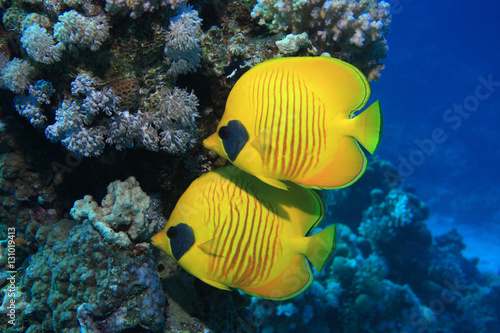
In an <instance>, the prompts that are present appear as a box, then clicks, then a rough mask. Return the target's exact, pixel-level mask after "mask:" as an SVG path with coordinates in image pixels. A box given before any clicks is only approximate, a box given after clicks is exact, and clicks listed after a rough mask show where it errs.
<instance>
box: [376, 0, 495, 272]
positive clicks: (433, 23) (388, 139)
mask: <svg viewBox="0 0 500 333" xmlns="http://www.w3.org/2000/svg"><path fill="white" fill-rule="evenodd" d="M391 4H392V14H393V20H392V24H391V32H390V34H389V36H388V41H389V47H390V50H389V56H388V58H387V59H386V60H385V61H384V63H385V64H386V67H385V70H384V71H383V73H382V78H381V79H379V80H378V81H377V82H375V83H374V84H372V89H373V96H374V97H375V98H379V99H380V100H381V101H382V103H383V110H384V117H385V119H384V120H385V121H384V126H385V127H384V135H383V139H382V143H381V145H380V148H379V150H378V154H380V156H382V157H383V158H385V159H388V160H390V161H391V162H392V163H394V165H395V166H396V167H397V168H398V170H399V171H400V173H401V174H402V176H403V178H404V184H405V185H406V186H410V187H414V188H415V189H416V192H417V194H418V195H419V197H420V198H422V199H423V200H424V201H425V202H426V203H427V204H428V205H429V208H430V211H431V215H430V219H429V221H428V224H429V227H430V228H431V230H432V231H433V234H435V235H439V234H441V233H443V232H445V231H447V230H449V229H451V228H457V229H458V231H459V232H460V234H461V235H462V236H463V237H464V239H465V243H466V244H467V249H466V250H465V254H466V255H467V256H469V257H479V258H480V261H479V267H480V268H481V269H483V270H489V271H494V272H498V271H499V269H500V260H499V259H498V258H497V256H496V255H495V253H499V251H500V245H498V239H499V236H500V226H499V222H500V205H499V198H500V189H499V187H498V184H500V173H499V172H498V163H499V161H500V156H499V152H500V151H499V141H500V132H499V131H498V124H499V123H500V113H499V111H500V110H499V109H500V63H499V62H498V52H499V51H500V43H499V41H498V38H496V37H495V36H498V35H499V34H500V24H498V20H497V17H496V16H497V13H498V12H499V11H500V3H498V2H495V1H483V2H481V3H477V2H474V1H439V2H436V1H430V0H428V1H411V0H400V1H392V2H391Z"/></svg>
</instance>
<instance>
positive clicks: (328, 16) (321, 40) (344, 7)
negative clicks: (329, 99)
mask: <svg viewBox="0 0 500 333" xmlns="http://www.w3.org/2000/svg"><path fill="white" fill-rule="evenodd" d="M389 9H390V5H389V3H387V2H385V1H378V0H357V1H347V0H329V1H325V0H312V1H304V0H280V1H274V0H259V1H258V3H257V4H256V5H255V7H254V9H253V11H252V17H254V18H258V19H259V24H262V25H264V24H267V25H268V26H269V28H270V29H271V30H274V31H285V32H292V33H294V34H300V33H302V32H307V33H308V35H309V38H310V39H311V40H313V41H314V42H315V44H316V45H317V47H318V49H320V50H321V51H323V52H330V53H331V54H332V55H335V54H340V53H344V54H348V55H349V57H351V58H352V59H346V60H351V61H352V63H353V64H354V65H355V66H356V67H358V68H359V69H360V70H361V71H362V72H363V73H364V74H365V75H366V76H367V77H368V80H376V79H378V77H379V76H380V73H379V72H380V71H381V70H382V69H383V65H382V64H380V63H379V61H378V59H380V58H385V57H386V55H387V51H388V47H387V41H386V39H385V37H386V35H387V34H388V33H389V24H390V23H391V14H390V10H389Z"/></svg>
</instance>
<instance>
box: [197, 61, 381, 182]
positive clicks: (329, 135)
mask: <svg viewBox="0 0 500 333" xmlns="http://www.w3.org/2000/svg"><path fill="white" fill-rule="evenodd" d="M369 97H370V85H369V83H368V81H367V80H366V78H365V76H364V75H363V74H362V73H361V72H360V71H359V70H358V69H357V68H356V67H354V66H352V65H350V64H348V63H346V62H344V61H341V60H339V59H335V58H331V57H291V58H279V59H273V60H268V61H265V62H263V63H260V64H258V65H256V66H255V67H253V68H251V69H250V70H249V71H248V72H246V73H245V74H243V76H242V77H241V78H240V79H239V80H238V81H237V82H236V84H235V85H234V87H233V89H232V90H231V92H230V94H229V97H228V99H227V103H226V108H225V111H224V115H223V116H222V119H221V121H220V123H219V125H218V127H217V131H216V132H215V133H214V134H212V135H211V136H210V137H208V138H207V139H206V140H205V141H204V142H203V144H204V145H205V147H206V148H208V149H211V150H213V151H215V152H217V153H218V154H219V155H221V156H223V157H225V158H227V159H228V160H230V161H231V162H232V163H233V164H234V165H236V166H237V167H239V168H241V169H242V170H244V171H246V172H248V173H250V174H252V175H255V176H256V177H258V178H259V179H261V180H262V181H264V182H266V183H268V184H270V185H273V186H275V187H278V188H281V189H286V188H287V187H286V185H285V184H284V183H283V181H286V180H288V181H292V182H294V183H297V184H299V185H302V186H304V187H309V188H315V189H336V188H343V187H346V186H349V185H351V184H353V183H354V182H355V181H356V180H358V179H359V177H361V176H362V175H363V173H364V171H365V169H366V165H367V160H366V156H365V154H364V152H363V150H362V149H361V147H360V144H361V146H363V147H364V148H365V149H366V150H367V151H368V152H369V153H370V154H373V153H374V152H375V150H376V149H377V146H378V145H379V142H380V138H381V133H382V113H381V109H380V103H379V101H376V102H374V103H373V104H372V105H371V106H369V107H368V108H367V109H366V110H364V111H363V112H361V113H360V114H358V115H356V112H357V111H359V110H361V109H362V108H363V107H364V105H365V104H366V102H367V101H368V98H369Z"/></svg>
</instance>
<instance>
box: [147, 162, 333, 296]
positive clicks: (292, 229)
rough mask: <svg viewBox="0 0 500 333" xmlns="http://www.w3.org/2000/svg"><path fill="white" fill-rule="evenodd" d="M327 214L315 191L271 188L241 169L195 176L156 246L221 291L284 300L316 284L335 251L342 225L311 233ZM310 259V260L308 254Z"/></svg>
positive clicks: (228, 169)
mask: <svg viewBox="0 0 500 333" xmlns="http://www.w3.org/2000/svg"><path fill="white" fill-rule="evenodd" d="M323 216H324V205H323V201H322V200H321V199H320V198H319V196H318V195H317V194H316V193H315V192H314V191H312V190H309V189H306V188H303V187H300V186H298V185H296V184H291V186H290V189H289V191H287V192H285V191H282V190H280V189H277V188H274V187H271V186H268V185H266V184H264V183H262V182H261V181H259V180H258V179H257V178H255V177H253V176H251V175H249V174H247V173H245V172H243V171H241V170H239V169H238V168H236V167H234V166H228V167H224V168H219V169H217V170H215V171H211V172H209V173H207V174H205V175H203V176H201V177H200V178H198V179H196V180H195V181H194V182H193V183H192V184H191V185H190V186H189V188H188V189H187V190H186V192H184V194H183V195H182V196H181V198H180V199H179V201H178V202H177V205H176V206H175V208H174V210H173V212H172V214H171V216H170V218H169V220H168V222H167V225H166V226H165V229H164V230H163V231H161V232H159V233H158V234H156V235H155V236H153V237H152V244H153V245H154V246H156V247H158V248H159V249H161V250H162V251H164V252H165V253H166V254H168V255H169V256H171V257H172V258H174V259H175V260H176V261H177V262H178V264H179V265H180V266H181V267H183V268H184V269H185V270H186V271H187V272H189V273H190V274H192V275H194V276H196V277H198V278H199V279H200V280H202V281H204V282H205V283H207V284H209V285H212V286H214V287H216V288H219V289H225V290H229V288H236V289H239V290H241V291H243V292H245V293H248V294H250V295H253V296H257V297H261V298H268V299H273V300H284V299H288V298H291V297H294V296H296V295H298V294H300V293H301V292H303V291H304V290H305V289H307V287H309V285H310V284H311V283H312V281H313V275H312V272H311V268H310V266H309V262H308V260H309V261H310V262H311V263H312V264H313V266H314V267H315V268H317V269H318V270H321V269H322V268H323V266H324V265H325V263H326V262H327V261H328V259H329V258H330V257H331V256H332V255H333V252H334V250H335V243H336V241H335V226H330V227H328V228H326V229H325V230H323V231H321V232H319V233H317V234H314V235H312V236H309V234H310V233H311V232H312V231H313V229H314V228H315V227H316V226H317V224H318V223H319V222H320V221H321V219H322V218H323ZM306 258H307V259H306Z"/></svg>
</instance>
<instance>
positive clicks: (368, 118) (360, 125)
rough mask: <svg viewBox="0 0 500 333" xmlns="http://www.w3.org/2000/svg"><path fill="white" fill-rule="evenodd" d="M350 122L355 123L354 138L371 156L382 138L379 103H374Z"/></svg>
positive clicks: (381, 119)
mask: <svg viewBox="0 0 500 333" xmlns="http://www.w3.org/2000/svg"><path fill="white" fill-rule="evenodd" d="M352 120H353V121H354V122H355V124H354V128H355V132H354V133H353V136H354V138H355V139H356V140H358V141H359V143H361V145H362V146H363V147H365V148H366V150H368V151H369V152H370V154H372V155H373V153H375V150H376V149H377V147H378V145H379V143H380V139H381V137H382V127H383V124H382V123H383V118H382V109H381V108H380V101H376V102H374V103H373V104H372V105H370V106H369V107H368V108H367V109H366V110H365V111H363V112H361V113H360V114H359V115H357V116H356V117H354V118H353V119H352Z"/></svg>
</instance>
